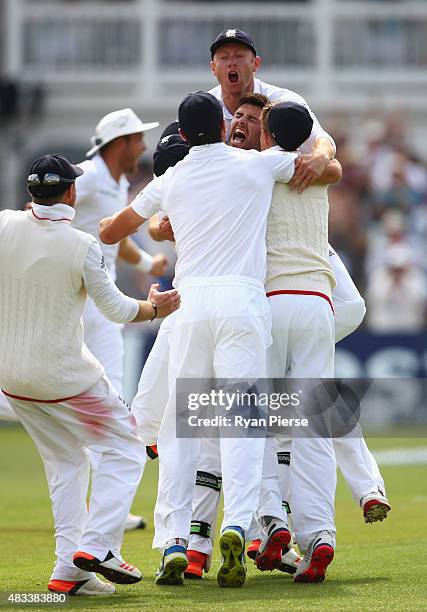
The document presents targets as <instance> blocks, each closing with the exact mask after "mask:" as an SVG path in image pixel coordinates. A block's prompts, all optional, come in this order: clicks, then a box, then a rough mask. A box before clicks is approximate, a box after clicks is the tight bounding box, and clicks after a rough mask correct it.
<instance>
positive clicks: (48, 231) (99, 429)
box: [0, 155, 179, 595]
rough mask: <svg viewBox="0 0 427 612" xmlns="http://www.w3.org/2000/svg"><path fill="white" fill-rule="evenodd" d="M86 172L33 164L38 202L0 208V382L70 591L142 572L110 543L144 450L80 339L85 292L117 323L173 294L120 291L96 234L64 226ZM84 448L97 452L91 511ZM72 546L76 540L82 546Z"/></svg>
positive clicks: (163, 303) (162, 308)
mask: <svg viewBox="0 0 427 612" xmlns="http://www.w3.org/2000/svg"><path fill="white" fill-rule="evenodd" d="M82 172H83V171H82V170H81V169H80V168H78V167H77V166H73V165H72V164H70V163H69V162H68V161H67V160H66V159H65V158H63V157H60V156H51V155H47V156H43V157H41V158H38V159H37V160H36V161H35V162H34V163H33V165H32V168H31V171H30V175H29V177H28V188H29V191H30V193H31V195H32V197H33V207H32V209H31V210H28V211H25V212H24V211H12V210H5V211H3V212H1V213H0V294H1V303H2V311H1V318H2V325H1V332H0V384H1V388H2V390H3V392H4V394H5V395H6V396H7V398H8V401H9V402H10V405H11V406H12V407H13V409H14V411H15V412H16V414H17V415H18V417H19V419H20V421H21V422H22V424H23V425H24V427H25V428H26V430H27V431H28V433H29V434H30V435H31V437H32V438H33V440H34V442H35V444H36V446H37V448H38V450H39V452H40V454H41V456H42V459H43V462H44V466H45V470H46V476H47V480H48V484H49V490H50V495H51V499H52V507H53V514H54V523H55V537H56V556H57V561H56V565H55V568H54V571H53V574H52V576H51V580H50V582H49V585H48V588H49V589H50V590H51V591H54V592H61V593H68V594H71V595H74V594H79V595H100V594H101V595H102V594H104V595H105V594H110V593H114V592H115V589H114V587H113V586H112V585H110V584H105V583H103V582H101V581H100V580H99V579H98V578H96V577H95V574H94V572H97V573H100V574H102V575H104V576H106V577H108V578H109V579H110V580H111V581H113V582H119V583H133V582H138V581H139V580H140V579H141V573H140V572H139V570H138V569H137V568H135V567H133V566H131V565H129V564H126V563H125V562H124V561H123V559H122V558H121V555H120V550H119V549H118V548H117V546H116V545H117V543H118V542H119V541H120V540H121V534H122V532H123V528H124V523H125V519H126V516H127V514H128V512H129V508H130V505H131V503H132V499H133V496H134V494H135V491H136V488H137V486H138V483H139V480H140V478H141V475H142V470H143V466H144V462H145V449H144V446H143V444H142V443H141V441H140V439H139V438H138V436H137V432H136V423H135V421H134V419H133V417H132V415H131V413H130V412H129V410H128V408H127V407H126V405H125V404H124V403H123V402H122V400H120V398H119V396H118V395H117V393H116V391H115V389H114V388H113V387H112V385H111V384H110V382H109V381H108V379H107V378H106V377H105V375H104V369H103V368H102V366H101V364H100V363H99V362H98V361H97V360H96V359H95V358H94V357H93V355H92V354H91V353H90V352H89V351H88V349H87V347H86V346H85V344H84V343H83V325H82V322H81V315H82V312H83V308H84V305H85V301H86V295H87V292H88V293H89V294H90V295H91V296H92V298H93V300H94V301H95V303H96V304H97V306H98V307H99V308H100V309H101V310H102V312H103V313H104V315H105V316H107V317H109V318H110V319H112V320H114V321H116V322H119V323H126V322H130V321H143V320H148V319H152V318H153V317H155V316H156V315H157V314H158V315H159V316H163V315H166V314H169V313H170V312H173V311H174V310H176V308H178V306H179V296H178V295H177V294H176V292H165V293H164V294H159V293H158V292H157V291H156V290H155V289H154V290H152V291H150V296H149V298H150V301H148V302H138V301H136V300H134V299H131V298H128V297H126V296H125V295H123V294H122V293H121V292H120V291H119V290H118V289H117V287H116V286H115V285H114V283H113V282H112V280H111V278H110V276H109V274H108V272H107V270H106V268H105V265H104V263H103V259H102V254H101V250H100V247H99V244H98V242H97V241H96V240H95V238H93V237H92V236H90V235H89V234H85V233H84V232H80V231H78V230H75V229H73V228H72V227H71V221H72V219H73V216H74V204H75V198H76V190H75V180H76V178H77V176H80V175H81V174H82ZM88 449H91V450H93V451H95V452H97V453H99V455H100V457H101V458H100V461H99V465H98V469H97V471H96V473H95V474H94V475H93V480H92V491H91V498H90V504H89V510H87V507H86V495H87V490H88V484H89V469H90V466H89V459H88V453H87V451H88ZM78 549H80V551H79V552H76V551H78Z"/></svg>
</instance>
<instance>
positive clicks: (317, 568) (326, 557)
mask: <svg viewBox="0 0 427 612" xmlns="http://www.w3.org/2000/svg"><path fill="white" fill-rule="evenodd" d="M334 540H335V538H334V535H333V534H332V533H331V532H330V531H320V532H319V533H318V534H317V535H316V537H315V538H314V539H313V540H312V541H311V542H310V544H309V546H308V548H307V550H306V553H305V555H304V557H303V559H302V561H300V562H299V564H298V567H297V571H296V572H295V576H294V582H323V580H325V576H326V569H327V567H328V565H329V564H330V563H331V561H332V560H333V558H334Z"/></svg>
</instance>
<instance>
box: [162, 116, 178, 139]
mask: <svg viewBox="0 0 427 612" xmlns="http://www.w3.org/2000/svg"><path fill="white" fill-rule="evenodd" d="M171 134H179V123H178V121H172V123H169V125H168V126H167V127H165V129H164V130H163V132H162V133H161V134H160V138H159V142H160V141H161V140H162V138H164V137H165V136H170V135H171Z"/></svg>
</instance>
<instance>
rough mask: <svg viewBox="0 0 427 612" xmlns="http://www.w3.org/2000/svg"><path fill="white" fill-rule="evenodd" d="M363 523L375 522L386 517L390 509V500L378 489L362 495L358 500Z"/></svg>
mask: <svg viewBox="0 0 427 612" xmlns="http://www.w3.org/2000/svg"><path fill="white" fill-rule="evenodd" d="M360 506H361V508H362V511H363V518H364V519H365V523H376V522H377V521H383V520H384V519H385V518H387V514H388V513H389V512H390V510H391V506H390V502H389V501H388V499H387V497H386V496H385V495H383V494H382V493H380V492H378V491H374V492H372V493H368V495H364V496H363V497H362V499H361V500H360Z"/></svg>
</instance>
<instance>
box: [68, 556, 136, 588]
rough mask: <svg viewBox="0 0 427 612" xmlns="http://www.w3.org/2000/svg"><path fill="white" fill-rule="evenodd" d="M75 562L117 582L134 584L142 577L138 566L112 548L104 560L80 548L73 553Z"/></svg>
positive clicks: (78, 565)
mask: <svg viewBox="0 0 427 612" xmlns="http://www.w3.org/2000/svg"><path fill="white" fill-rule="evenodd" d="M73 563H74V565H75V566H76V567H78V568H79V569H82V570H86V571H87V572H96V573H97V574H101V575H102V576H104V577H105V578H107V579H108V580H111V582H116V583H117V584H134V583H135V582H139V581H140V580H141V578H142V574H141V572H140V571H139V569H138V568H137V567H135V566H134V565H130V563H126V561H123V559H118V558H117V557H115V556H114V555H113V553H112V552H111V550H110V551H109V553H108V554H107V556H106V557H105V559H104V560H103V561H101V560H100V559H97V558H96V557H94V556H93V555H91V554H90V553H87V552H84V551H81V550H79V551H78V552H76V553H74V555H73Z"/></svg>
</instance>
